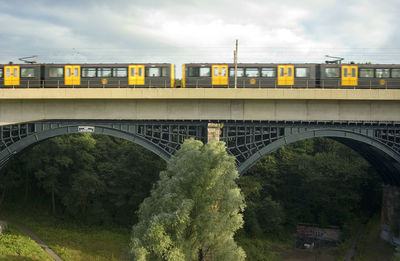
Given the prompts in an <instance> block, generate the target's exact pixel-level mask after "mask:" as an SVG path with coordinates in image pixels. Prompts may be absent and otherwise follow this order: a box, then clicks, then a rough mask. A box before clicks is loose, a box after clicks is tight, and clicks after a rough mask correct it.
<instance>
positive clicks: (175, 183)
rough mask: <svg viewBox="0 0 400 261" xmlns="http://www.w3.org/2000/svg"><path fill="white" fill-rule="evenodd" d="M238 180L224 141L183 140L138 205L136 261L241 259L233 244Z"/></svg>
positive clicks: (239, 202) (238, 218) (239, 204)
mask: <svg viewBox="0 0 400 261" xmlns="http://www.w3.org/2000/svg"><path fill="white" fill-rule="evenodd" d="M237 178H238V173H237V171H236V167H235V162H234V158H233V157H232V156H229V155H228V154H227V152H226V151H225V144H224V143H223V142H219V143H210V144H206V145H204V146H203V144H202V143H201V142H200V141H195V140H193V139H190V140H187V141H185V143H184V144H183V145H182V146H181V149H180V150H179V151H178V152H177V153H176V154H175V156H174V157H173V158H172V159H171V160H170V161H169V162H168V166H167V170H165V171H163V172H161V173H160V180H159V181H158V182H157V185H156V186H155V187H154V188H153V189H152V191H151V196H150V197H148V198H146V199H145V200H144V202H143V203H142V204H141V205H140V208H139V222H138V223H137V224H136V225H135V226H134V227H133V229H132V237H131V245H130V252H131V254H132V257H133V258H134V260H152V261H153V260H171V261H179V260H182V261H183V260H218V261H219V260H221V261H223V260H229V261H233V260H244V259H245V253H244V251H243V250H242V249H241V248H240V247H238V246H237V245H236V243H235V241H234V239H233V236H234V233H235V231H236V230H237V229H239V228H240V227H241V226H242V225H243V218H242V214H241V213H240V212H241V211H243V210H244V207H245V204H244V198H243V196H242V194H241V192H240V189H239V188H238V186H237V185H236V183H235V182H234V180H235V179H237Z"/></svg>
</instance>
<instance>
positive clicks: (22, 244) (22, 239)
mask: <svg viewBox="0 0 400 261" xmlns="http://www.w3.org/2000/svg"><path fill="white" fill-rule="evenodd" d="M0 260H7V261H12V260H31V261H42V260H44V261H46V260H52V259H51V258H50V257H49V256H48V255H47V253H46V252H44V251H43V250H42V249H41V248H40V246H38V245H37V244H36V243H35V242H34V241H33V240H32V239H30V238H29V237H28V236H27V235H25V234H24V233H23V232H22V231H20V230H19V229H18V228H16V227H15V226H13V225H9V226H8V229H7V231H5V232H3V233H2V234H0Z"/></svg>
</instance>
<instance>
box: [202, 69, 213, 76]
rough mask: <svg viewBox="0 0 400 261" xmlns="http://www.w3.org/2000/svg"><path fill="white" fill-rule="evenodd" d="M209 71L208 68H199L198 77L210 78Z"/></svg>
mask: <svg viewBox="0 0 400 261" xmlns="http://www.w3.org/2000/svg"><path fill="white" fill-rule="evenodd" d="M210 76H211V69H210V67H201V68H200V77H210Z"/></svg>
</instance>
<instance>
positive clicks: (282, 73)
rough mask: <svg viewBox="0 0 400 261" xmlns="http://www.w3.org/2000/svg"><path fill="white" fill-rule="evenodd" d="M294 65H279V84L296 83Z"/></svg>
mask: <svg viewBox="0 0 400 261" xmlns="http://www.w3.org/2000/svg"><path fill="white" fill-rule="evenodd" d="M293 72H294V65H278V85H294V73H293Z"/></svg>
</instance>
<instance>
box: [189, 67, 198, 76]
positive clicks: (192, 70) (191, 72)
mask: <svg viewBox="0 0 400 261" xmlns="http://www.w3.org/2000/svg"><path fill="white" fill-rule="evenodd" d="M188 76H189V77H199V76H200V67H189V73H188Z"/></svg>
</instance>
